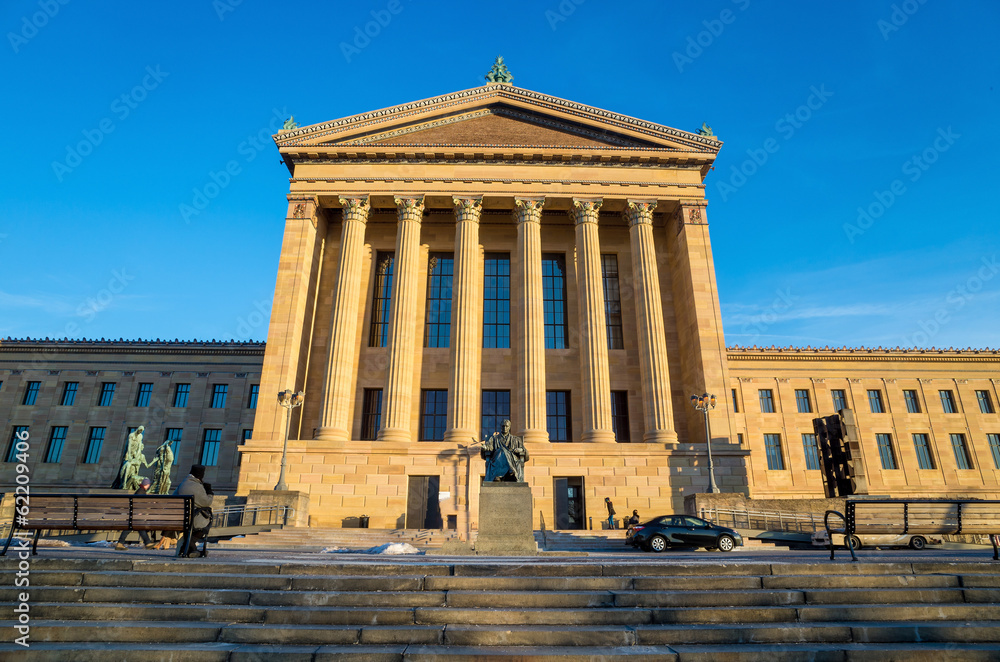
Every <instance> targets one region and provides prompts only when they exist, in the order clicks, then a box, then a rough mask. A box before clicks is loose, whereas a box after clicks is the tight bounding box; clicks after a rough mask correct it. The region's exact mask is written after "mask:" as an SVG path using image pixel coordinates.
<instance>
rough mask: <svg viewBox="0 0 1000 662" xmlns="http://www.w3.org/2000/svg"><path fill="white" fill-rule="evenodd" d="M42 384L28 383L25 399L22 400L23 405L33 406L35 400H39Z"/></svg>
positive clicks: (25, 389)
mask: <svg viewBox="0 0 1000 662" xmlns="http://www.w3.org/2000/svg"><path fill="white" fill-rule="evenodd" d="M41 387H42V383H41V382H28V385H27V386H26V387H25V388H24V399H23V400H21V404H22V405H33V404H35V400H36V399H37V398H38V391H39V389H41Z"/></svg>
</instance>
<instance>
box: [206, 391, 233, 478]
mask: <svg viewBox="0 0 1000 662" xmlns="http://www.w3.org/2000/svg"><path fill="white" fill-rule="evenodd" d="M228 392H229V386H228V385H226V384H212V409H222V408H224V407H225V406H226V393H228ZM205 466H208V465H205Z"/></svg>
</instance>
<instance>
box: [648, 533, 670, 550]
mask: <svg viewBox="0 0 1000 662" xmlns="http://www.w3.org/2000/svg"><path fill="white" fill-rule="evenodd" d="M666 548H667V539H666V538H664V537H663V536H653V537H652V539H650V541H649V549H651V550H652V551H654V552H657V553H659V552H662V551H663V550H665V549H666Z"/></svg>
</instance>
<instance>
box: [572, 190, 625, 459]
mask: <svg viewBox="0 0 1000 662" xmlns="http://www.w3.org/2000/svg"><path fill="white" fill-rule="evenodd" d="M600 209H601V201H600V200H578V199H576V198H574V199H573V220H574V221H575V223H576V280H577V285H578V286H579V288H580V298H579V302H580V369H581V372H582V374H581V381H582V383H583V434H582V435H581V437H580V438H581V439H582V440H583V441H598V442H612V443H614V441H615V433H614V430H613V428H612V427H611V376H610V373H609V370H608V340H607V338H608V331H607V324H606V322H605V317H604V275H603V273H602V271H601V244H600V240H599V239H598V236H597V219H598V215H599V212H600Z"/></svg>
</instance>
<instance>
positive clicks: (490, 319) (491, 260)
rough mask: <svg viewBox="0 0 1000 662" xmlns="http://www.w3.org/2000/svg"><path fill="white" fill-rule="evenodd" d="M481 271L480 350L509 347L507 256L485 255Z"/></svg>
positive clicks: (499, 254)
mask: <svg viewBox="0 0 1000 662" xmlns="http://www.w3.org/2000/svg"><path fill="white" fill-rule="evenodd" d="M483 266H484V270H483V347H489V348H495V347H499V348H509V347H510V255H508V254H506V253H487V254H486V255H485V262H484V265H483Z"/></svg>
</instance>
